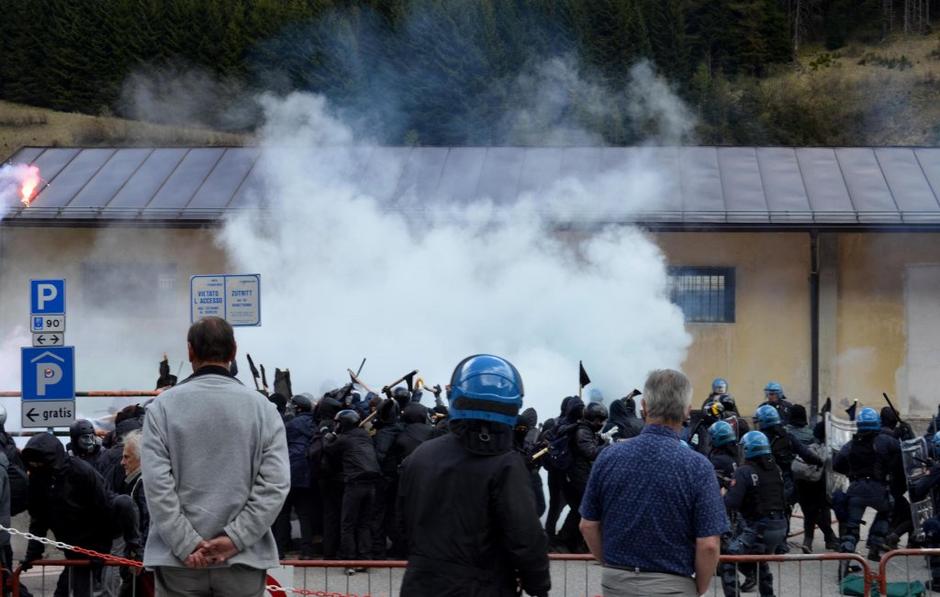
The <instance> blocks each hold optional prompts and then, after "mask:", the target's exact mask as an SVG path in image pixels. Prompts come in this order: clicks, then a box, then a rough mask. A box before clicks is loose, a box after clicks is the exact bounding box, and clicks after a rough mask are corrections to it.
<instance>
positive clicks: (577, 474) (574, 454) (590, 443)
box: [568, 421, 605, 486]
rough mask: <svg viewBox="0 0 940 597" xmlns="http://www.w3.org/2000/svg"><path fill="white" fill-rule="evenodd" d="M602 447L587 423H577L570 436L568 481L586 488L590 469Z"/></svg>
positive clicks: (597, 436) (602, 444) (603, 445)
mask: <svg viewBox="0 0 940 597" xmlns="http://www.w3.org/2000/svg"><path fill="white" fill-rule="evenodd" d="M604 447H605V444H604V440H602V439H601V437H600V435H598V434H597V433H595V431H594V429H592V428H591V426H590V425H589V424H588V423H587V422H585V421H579V422H578V426H577V427H575V429H574V433H573V434H572V436H571V468H569V469H568V481H570V482H571V483H575V484H577V485H581V486H587V481H588V477H590V476H591V467H592V466H594V461H595V460H597V455H598V454H600V452H601V450H602V449H604Z"/></svg>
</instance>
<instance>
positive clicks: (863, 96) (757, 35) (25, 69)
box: [0, 0, 940, 144]
mask: <svg viewBox="0 0 940 597" xmlns="http://www.w3.org/2000/svg"><path fill="white" fill-rule="evenodd" d="M0 14H2V15H3V18H2V19H0V99H5V100H8V101H13V102H19V103H26V104H30V105H34V106H40V107H47V108H53V109H56V110H65V111H79V112H85V113H90V114H96V115H97V114H106V115H110V114H117V115H127V116H131V117H144V118H148V119H155V120H158V121H159V120H165V121H167V122H173V119H174V118H180V117H182V116H186V117H190V118H196V117H197V116H198V118H196V120H198V122H199V123H201V124H204V125H207V126H212V127H216V128H221V129H228V130H249V129H251V128H252V127H253V126H254V125H255V124H257V116H258V115H257V110H256V109H254V108H253V106H251V105H247V106H246V105H244V103H243V99H244V98H245V97H250V96H253V94H254V92H256V91H260V90H272V91H275V92H286V91H290V90H310V91H316V92H320V93H323V94H325V95H326V96H327V97H329V98H330V99H331V100H333V102H334V105H335V106H337V107H338V109H339V110H342V111H345V112H347V113H348V115H349V116H351V119H352V120H355V121H356V122H357V123H359V126H361V127H362V128H363V129H364V130H365V131H367V132H368V134H370V135H371V136H372V137H374V138H376V139H377V140H379V141H383V142H388V143H401V142H409V143H420V144H448V143H506V142H516V141H518V139H514V138H512V136H511V135H509V134H508V133H507V130H506V127H505V126H504V122H505V120H504V118H503V115H505V114H506V113H508V112H511V111H512V110H513V109H515V108H516V107H517V104H518V102H519V101H520V93H521V89H523V88H524V86H521V84H520V80H521V79H520V78H521V77H522V78H524V76H525V75H526V73H529V72H537V70H538V67H539V64H541V63H543V62H544V61H546V60H550V59H553V58H556V59H564V60H567V61H569V63H573V64H574V65H575V68H576V70H577V73H578V77H579V80H581V81H589V82H590V84H591V86H592V88H595V89H596V88H600V89H603V90H604V91H605V93H606V94H608V95H606V96H605V97H608V98H612V99H610V100H609V101H607V102H606V103H608V104H610V105H609V106H608V108H609V109H605V110H604V112H603V114H600V115H599V114H598V113H597V111H596V110H591V109H588V108H586V107H584V106H583V105H582V104H583V103H584V102H587V101H588V100H587V99H586V98H583V97H581V95H580V90H579V88H578V87H577V86H572V87H571V88H569V89H564V90H563V91H564V92H565V93H567V94H568V96H569V97H568V101H569V103H570V109H569V112H570V111H573V112H574V117H575V118H576V119H577V120H578V121H579V123H580V124H581V125H582V126H583V127H584V128H585V129H587V130H590V131H592V132H594V133H597V134H598V135H600V136H602V137H603V138H604V139H605V140H606V141H608V142H611V143H634V142H637V141H638V140H640V139H642V138H644V137H645V136H646V135H647V134H648V132H649V131H648V130H647V129H646V128H644V126H643V125H642V123H638V122H635V118H633V117H632V115H631V111H630V106H629V102H627V101H624V102H622V103H621V102H619V101H618V98H622V97H629V95H630V88H629V87H630V81H631V79H630V76H629V73H630V68H631V66H633V65H634V64H636V63H637V62H638V61H641V60H643V59H648V60H650V61H651V62H652V63H653V64H654V65H655V69H656V71H657V72H658V73H659V74H661V75H663V76H664V77H666V78H667V79H668V80H669V81H670V82H671V83H672V85H673V86H674V88H675V90H676V91H677V93H678V94H679V95H680V96H681V97H682V98H683V99H684V100H685V101H686V102H687V103H688V105H689V106H690V107H691V108H692V109H693V111H695V112H696V115H697V116H698V119H699V122H698V126H697V128H696V135H695V137H696V138H695V139H694V141H698V142H704V143H766V144H839V143H849V144H851V143H856V144H864V143H870V142H876V139H877V138H878V137H879V135H880V136H881V137H884V138H882V139H881V141H882V142H889V143H936V142H937V141H938V140H940V130H938V129H936V128H933V124H932V123H931V122H929V121H927V122H917V123H915V124H914V125H913V126H912V127H909V129H905V130H903V131H896V132H895V133H894V134H887V133H885V132H884V131H882V130H881V128H883V124H884V123H882V122H879V121H878V119H879V118H881V117H892V118H894V117H898V114H901V113H903V110H904V109H909V110H912V111H913V112H914V113H916V114H921V113H922V112H923V110H920V109H918V108H917V105H919V104H918V102H921V101H922V100H923V99H924V98H926V99H927V100H928V101H927V105H929V104H930V103H932V102H936V100H937V99H940V82H938V79H940V41H938V40H940V38H938V36H937V34H936V33H933V32H932V30H931V21H932V19H933V18H934V17H940V0H589V1H586V0H369V1H366V0H362V1H359V2H354V1H350V0H48V1H47V2H42V3H37V2H35V1H33V0H0ZM898 44H901V45H900V46H899V45H898ZM898 48H901V49H898ZM866 69H867V70H866ZM193 72H198V73H202V74H200V75H199V77H203V79H204V80H203V79H199V78H198V77H197V80H198V81H201V82H202V83H207V84H208V82H211V85H209V89H210V91H211V93H207V95H206V97H203V98H201V100H200V102H199V105H198V106H196V107H195V108H194V112H193V113H192V114H189V113H187V114H185V115H181V114H180V113H178V112H177V113H175V114H173V113H171V114H160V113H159V111H151V112H148V111H147V110H145V109H144V110H142V109H141V107H140V105H139V104H140V102H139V97H137V95H135V94H136V91H138V90H139V89H140V85H137V86H135V85H129V84H128V82H129V81H130V82H134V81H137V82H138V83H140V82H141V81H148V80H149V81H150V92H151V93H159V92H160V88H161V87H164V86H163V85H162V84H161V82H167V81H173V80H177V79H179V78H185V77H192V76H193V75H192V73H193ZM879 73H880V74H879ZM935 73H937V74H936V75H935ZM153 81H156V83H154V82H153ZM888 83H890V84H894V85H897V86H898V94H900V95H899V96H898V97H899V98H900V100H898V98H894V97H892V98H891V101H890V102H888V103H889V104H891V105H883V103H884V101H883V99H882V96H883V92H884V91H885V85H886V84H888ZM154 87H156V89H154ZM530 91H531V90H530ZM889 91H890V89H889ZM872 93H874V96H873V95H872ZM897 101H901V102H902V103H903V102H906V104H905V105H906V106H907V107H906V108H905V106H899V105H895V104H897ZM936 103H940V102H936ZM566 105H567V104H566ZM886 110H887V111H886ZM568 116H571V115H570V114H569V115H568ZM183 124H187V123H183ZM879 127H881V128H879ZM875 129H878V130H877V131H876V130H875ZM915 129H916V130H915ZM872 135H874V137H872Z"/></svg>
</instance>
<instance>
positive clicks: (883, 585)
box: [878, 549, 940, 595]
mask: <svg viewBox="0 0 940 597" xmlns="http://www.w3.org/2000/svg"><path fill="white" fill-rule="evenodd" d="M930 556H940V549H895V550H893V551H889V552H888V553H886V554H884V555H883V556H881V562H880V563H879V565H878V590H879V592H880V593H881V594H882V595H887V593H888V582H889V578H888V575H889V572H890V571H889V566H890V564H892V563H893V562H892V561H893V560H896V559H898V558H903V559H904V577H903V578H904V580H905V581H906V582H907V586H908V587H910V586H911V582H912V581H918V580H920V581H922V582H926V581H927V580H928V579H929V578H930V564H929V562H928V561H927V558H929V557H930ZM911 558H924V562H923V564H924V568H923V569H921V570H918V574H917V575H916V576H911ZM898 580H900V579H898ZM928 594H929V591H928ZM912 595H913V593H912Z"/></svg>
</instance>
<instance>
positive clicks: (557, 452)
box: [548, 424, 577, 471]
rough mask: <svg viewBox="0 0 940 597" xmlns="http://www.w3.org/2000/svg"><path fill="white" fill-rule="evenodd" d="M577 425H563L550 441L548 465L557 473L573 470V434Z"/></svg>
mask: <svg viewBox="0 0 940 597" xmlns="http://www.w3.org/2000/svg"><path fill="white" fill-rule="evenodd" d="M575 427H577V425H576V424H573V425H563V426H561V427H559V428H558V429H556V430H555V433H554V434H553V435H552V437H551V438H550V439H549V440H548V464H549V466H550V467H551V468H552V469H554V470H556V471H567V470H568V469H569V468H571V463H572V461H573V458H572V456H571V432H572V431H574V429H575Z"/></svg>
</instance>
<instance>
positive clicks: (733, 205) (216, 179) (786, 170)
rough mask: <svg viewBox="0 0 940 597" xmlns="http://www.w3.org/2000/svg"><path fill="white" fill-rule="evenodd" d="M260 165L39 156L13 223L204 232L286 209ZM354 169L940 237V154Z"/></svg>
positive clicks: (710, 215) (202, 155) (528, 154)
mask: <svg viewBox="0 0 940 597" xmlns="http://www.w3.org/2000/svg"><path fill="white" fill-rule="evenodd" d="M319 151H320V152H321V153H322V157H323V159H322V160H318V162H319V163H320V164H321V167H324V168H328V167H329V164H330V163H335V161H334V159H335V158H334V155H333V153H334V152H335V151H336V150H330V149H323V150H319ZM259 156H260V152H259V150H258V149H257V148H254V147H233V148H217V147H198V148H157V149H151V148H143V149H141V148H125V149H109V148H42V147H26V148H23V149H21V150H20V151H19V152H17V153H16V155H14V156H13V157H12V158H11V160H10V162H12V163H30V164H35V165H37V166H38V167H39V169H40V175H41V176H42V178H43V183H44V185H43V186H42V188H41V191H40V192H39V194H38V195H37V197H36V198H35V199H34V201H33V204H32V206H31V207H29V208H24V207H19V208H17V209H15V210H14V211H13V212H12V213H11V214H8V216H7V217H6V219H5V220H4V221H5V222H7V223H17V222H20V223H34V224H45V223H48V224H55V223H60V224H73V223H74V224H76V225H82V224H83V223H84V224H85V225H90V224H94V223H109V222H120V221H142V222H146V223H170V224H173V223H179V224H190V225H191V224H197V223H205V222H211V221H215V220H218V219H220V218H221V217H222V216H223V215H224V214H225V213H226V212H230V211H235V210H244V209H263V205H264V204H265V203H266V202H268V201H272V200H276V198H272V197H266V196H265V193H264V184H263V183H264V181H263V176H262V175H261V173H260V167H259V166H258V159H259ZM354 164H355V165H354V168H355V169H357V170H358V172H356V173H353V174H354V175H355V176H356V180H357V181H358V182H359V184H361V185H362V186H363V187H364V190H365V191H366V192H370V193H371V194H373V195H374V196H375V197H377V198H378V199H379V200H381V201H383V202H386V203H387V204H388V205H389V207H390V208H391V209H394V208H395V207H396V206H398V205H401V206H404V205H406V204H407V205H408V206H409V207H411V208H413V207H415V202H418V203H422V202H438V201H460V202H466V201H469V200H472V199H473V198H475V197H487V198H490V199H492V200H494V201H496V202H498V203H502V202H509V201H512V200H514V199H515V198H517V197H519V196H520V195H521V194H523V193H534V194H535V196H536V197H537V196H538V195H539V194H540V193H543V192H545V191H546V190H547V189H549V188H550V187H551V185H552V184H553V183H554V182H555V181H558V180H561V179H564V178H574V179H579V180H581V181H583V182H585V183H591V182H592V181H594V180H596V179H597V177H598V176H601V175H606V174H611V173H614V174H616V173H617V172H621V171H622V172H624V175H625V176H629V175H630V174H631V173H635V172H636V171H637V169H638V168H651V169H655V170H656V171H658V172H659V173H660V174H661V176H660V179H661V183H662V184H661V187H662V188H661V191H660V192H661V197H660V198H659V201H658V202H657V204H656V205H655V206H653V207H652V208H644V209H643V210H642V211H641V212H637V213H634V214H633V215H630V216H627V217H626V220H628V221H634V222H639V223H648V224H651V225H657V224H661V225H669V224H675V225H704V226H717V227H722V226H741V225H745V226H746V225H755V226H850V227H851V226H859V227H879V226H895V227H896V226H913V227H917V226H924V225H930V226H935V227H936V226H940V148H906V147H883V148H871V147H847V148H819V147H805V148H782V147H643V148H640V147H603V148H602V147H570V148H560V147H537V148H536V147H532V148H522V147H419V148H409V147H377V148H362V149H361V150H356V158H355V160H354ZM346 167H349V166H348V165H347V166H346ZM588 188H590V187H589V186H588ZM626 192H627V191H626V189H625V193H626ZM629 199H630V198H629V197H624V201H625V205H628V204H629V203H628V200H629ZM618 218H619V217H618Z"/></svg>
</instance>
